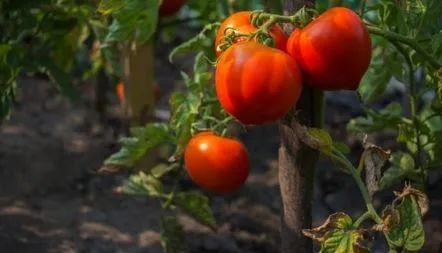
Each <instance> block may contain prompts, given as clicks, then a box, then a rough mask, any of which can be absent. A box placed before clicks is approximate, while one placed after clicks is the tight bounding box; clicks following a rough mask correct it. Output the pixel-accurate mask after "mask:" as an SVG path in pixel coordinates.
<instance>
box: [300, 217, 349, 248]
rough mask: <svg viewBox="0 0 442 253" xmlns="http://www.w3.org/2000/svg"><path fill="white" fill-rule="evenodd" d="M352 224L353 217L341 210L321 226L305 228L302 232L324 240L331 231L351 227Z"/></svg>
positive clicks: (314, 238) (318, 239)
mask: <svg viewBox="0 0 442 253" xmlns="http://www.w3.org/2000/svg"><path fill="white" fill-rule="evenodd" d="M352 225H353V220H352V219H351V217H350V216H348V214H346V213H342V212H339V213H334V214H332V215H330V216H329V217H328V218H327V220H326V221H325V222H324V223H323V224H322V225H321V226H319V227H316V228H313V229H303V230H302V233H303V234H304V235H305V236H307V237H310V238H312V239H313V240H317V241H319V242H322V241H324V239H325V237H326V236H327V233H329V232H330V231H334V230H344V229H350V228H351V226H352Z"/></svg>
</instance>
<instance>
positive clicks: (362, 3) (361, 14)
mask: <svg viewBox="0 0 442 253" xmlns="http://www.w3.org/2000/svg"><path fill="white" fill-rule="evenodd" d="M365 6H367V0H362V1H361V9H360V10H359V15H360V16H361V17H362V16H363V15H364V13H365Z"/></svg>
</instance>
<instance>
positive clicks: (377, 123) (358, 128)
mask: <svg viewBox="0 0 442 253" xmlns="http://www.w3.org/2000/svg"><path fill="white" fill-rule="evenodd" d="M366 113H367V116H366V117H357V118H356V119H352V120H350V121H349V122H348V124H347V130H348V131H350V132H358V133H372V132H377V131H382V130H386V129H394V130H397V129H398V128H399V126H400V125H401V124H402V123H404V121H403V120H402V107H401V105H400V104H399V103H396V102H393V103H391V104H389V105H388V106H387V107H385V108H384V109H382V110H380V111H379V112H375V111H374V110H371V109H367V110H366Z"/></svg>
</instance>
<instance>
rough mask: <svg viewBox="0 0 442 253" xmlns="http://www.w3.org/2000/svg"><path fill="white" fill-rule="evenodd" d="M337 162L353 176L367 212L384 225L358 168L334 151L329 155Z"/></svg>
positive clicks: (337, 151)
mask: <svg viewBox="0 0 442 253" xmlns="http://www.w3.org/2000/svg"><path fill="white" fill-rule="evenodd" d="M329 155H330V156H331V157H332V158H333V159H334V160H335V161H337V162H338V163H340V164H341V166H343V167H344V168H345V169H346V170H347V171H348V172H350V174H351V176H352V177H353V179H354V180H355V182H356V185H357V186H358V188H359V191H360V192H361V194H362V198H363V199H364V202H365V206H366V208H367V212H369V213H370V215H371V217H372V219H373V220H374V221H375V222H376V223H378V224H380V223H382V218H381V217H380V216H379V215H378V213H377V212H376V209H375V208H374V206H373V201H372V199H371V197H370V194H369V193H368V190H367V187H366V186H365V184H364V182H363V181H362V179H361V176H360V173H359V171H358V169H357V168H355V167H354V166H353V164H352V163H351V162H350V161H349V160H348V159H347V157H345V155H344V154H342V153H341V152H340V151H339V150H337V149H335V148H334V149H333V151H332V152H331V154H329Z"/></svg>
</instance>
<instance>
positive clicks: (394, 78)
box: [347, 0, 442, 188]
mask: <svg viewBox="0 0 442 253" xmlns="http://www.w3.org/2000/svg"><path fill="white" fill-rule="evenodd" d="M441 13H442V2H441V1H438V0H413V1H403V0H401V1H388V0H379V1H371V2H370V3H369V4H367V6H366V13H365V16H367V17H369V18H367V20H368V22H369V24H373V25H377V26H378V27H381V28H382V29H383V30H384V31H391V32H395V33H397V34H400V35H403V36H404V37H406V38H407V39H408V40H409V41H410V43H411V44H413V47H407V46H405V45H404V44H402V43H392V42H391V40H389V39H386V38H384V37H382V36H378V35H372V40H373V46H374V51H373V58H372V62H371V66H370V69H369V71H368V72H367V73H366V75H365V76H364V79H363V80H362V84H361V87H360V88H359V93H360V95H361V97H362V99H363V102H364V103H365V105H366V106H367V107H368V106H369V105H370V104H373V103H374V102H375V101H378V100H379V99H380V98H382V96H383V95H384V94H385V93H386V90H387V87H388V86H389V85H393V84H394V85H396V86H402V87H401V88H402V89H403V90H405V91H406V92H407V93H406V94H405V95H406V96H407V98H408V99H406V104H399V103H397V102H391V103H390V104H388V105H387V106H386V107H385V108H384V109H381V110H380V111H379V112H376V111H374V110H371V109H368V108H366V109H365V112H366V114H365V115H364V116H360V117H358V118H356V119H353V120H351V121H350V122H349V123H348V126H347V128H348V130H350V131H352V132H359V133H378V132H381V131H384V130H395V131H396V132H397V133H398V135H397V141H398V142H399V143H405V144H406V146H407V151H406V153H401V152H397V153H396V154H395V155H394V156H393V158H392V159H393V160H392V167H391V168H390V169H388V170H387V172H386V173H385V175H384V178H383V180H382V187H387V186H391V185H392V184H394V183H398V182H400V180H404V179H408V180H412V181H413V182H416V183H418V184H419V185H420V186H421V187H424V188H425V186H426V184H427V178H428V170H430V169H439V170H440V167H439V166H438V165H440V164H442V158H441V156H437V155H435V153H438V152H439V151H438V150H440V147H439V146H440V145H439V143H440V133H441V131H442V128H441V127H442V125H441V122H442V111H441V110H439V105H440V104H441V102H442V100H441V99H442V93H441V89H440V87H441V86H440V85H441V79H440V76H439V73H440V69H438V68H440V67H441V66H439V67H437V64H434V63H432V62H431V61H429V57H427V56H426V55H425V54H428V55H429V56H431V57H432V58H433V59H434V60H435V61H439V62H441V61H442V48H441V45H442V16H441ZM416 48H418V49H419V50H416ZM439 64H440V63H439ZM435 65H436V66H435ZM404 105H405V106H407V109H408V110H404V109H403V108H402V107H403V106H404ZM410 155H411V161H413V166H400V167H398V166H397V165H398V162H397V161H398V159H399V160H401V161H403V159H404V157H410ZM400 157H402V158H400ZM407 160H410V159H407Z"/></svg>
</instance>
